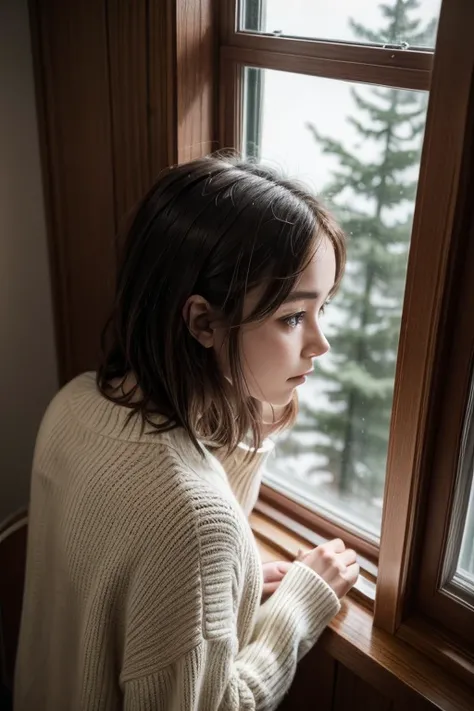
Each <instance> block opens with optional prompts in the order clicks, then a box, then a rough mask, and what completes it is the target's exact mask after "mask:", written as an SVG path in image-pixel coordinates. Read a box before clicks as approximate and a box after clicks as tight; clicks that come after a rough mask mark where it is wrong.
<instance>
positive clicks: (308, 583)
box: [255, 562, 341, 659]
mask: <svg viewBox="0 0 474 711" xmlns="http://www.w3.org/2000/svg"><path fill="white" fill-rule="evenodd" d="M340 609H341V603H340V602H339V599H338V597H337V595H336V594H335V593H334V591H333V590H332V588H330V587H329V585H328V584H327V583H326V582H325V581H324V580H323V579H322V578H321V577H320V576H319V575H318V574H317V573H315V572H314V571H313V570H312V569H311V568H310V567H309V566H307V565H305V564H304V563H300V562H295V563H293V565H292V566H291V568H290V570H289V571H288V573H287V574H286V575H285V577H284V578H283V580H282V582H281V583H280V586H279V587H278V589H277V591H276V592H275V593H274V594H273V595H272V596H271V597H270V598H269V600H267V602H265V603H264V604H263V605H262V606H261V607H260V611H259V617H258V621H257V626H256V629H255V634H256V635H257V636H258V637H259V638H261V637H266V636H267V634H269V635H270V636H273V635H274V634H275V627H276V626H277V627H278V636H279V637H280V639H281V642H282V643H283V644H284V639H285V638H287V639H288V638H291V637H297V638H298V642H297V643H298V659H301V657H302V656H303V655H304V654H306V652H307V651H308V650H309V649H310V648H311V647H312V646H313V644H314V643H315V642H316V640H317V639H318V637H319V636H320V634H321V632H322V631H323V630H324V628H325V627H326V626H327V625H328V624H329V622H330V621H331V620H332V618H333V617H334V616H335V615H336V614H337V613H338V612H339V610H340Z"/></svg>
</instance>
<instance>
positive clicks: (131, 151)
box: [106, 0, 151, 228]
mask: <svg viewBox="0 0 474 711" xmlns="http://www.w3.org/2000/svg"><path fill="white" fill-rule="evenodd" d="M147 5H148V2H147V0H135V2H133V3H131V2H127V1H124V0H108V2H107V3H106V12H107V14H106V20H107V39H108V63H109V84H110V88H109V92H110V110H111V125H112V141H113V151H112V156H113V159H112V160H113V176H114V197H115V201H114V202H115V220H116V226H117V227H118V228H119V227H120V223H121V220H122V218H123V217H124V216H125V215H126V214H127V213H128V212H129V211H130V209H131V208H132V207H134V205H135V204H136V203H137V201H138V200H139V199H140V198H141V197H142V196H143V195H144V194H145V191H146V190H147V189H148V187H149V185H150V179H151V166H150V163H151V151H150V136H149V130H148V52H147V49H148V41H147V39H148V24H147V23H148V13H147Z"/></svg>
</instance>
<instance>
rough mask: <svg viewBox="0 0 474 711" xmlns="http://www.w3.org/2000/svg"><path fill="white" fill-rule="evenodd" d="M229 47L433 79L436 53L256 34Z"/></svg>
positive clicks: (238, 37) (241, 36) (241, 35)
mask: <svg viewBox="0 0 474 711" xmlns="http://www.w3.org/2000/svg"><path fill="white" fill-rule="evenodd" d="M226 44H228V45H229V46H232V47H240V48H241V49H248V50H258V51H261V50H264V51H268V52H277V53H278V54H286V55H297V56H299V57H313V58H316V59H326V60H330V61H336V62H338V61H342V62H350V63H355V64H364V65H365V64H368V65H373V66H378V67H391V68H392V69H394V68H398V69H406V70H410V71H416V72H423V73H426V74H427V75H428V78H427V82H428V83H429V75H430V73H431V69H432V67H433V53H432V52H420V51H419V52H416V51H411V50H401V49H383V48H382V47H372V46H370V45H364V44H349V43H346V42H332V41H324V42H323V41H318V40H310V39H293V38H289V37H276V36H272V35H268V34H258V33H255V32H235V33H234V34H233V35H232V36H231V38H230V39H229V40H228V41H227V43H226Z"/></svg>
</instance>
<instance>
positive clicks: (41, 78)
mask: <svg viewBox="0 0 474 711" xmlns="http://www.w3.org/2000/svg"><path fill="white" fill-rule="evenodd" d="M30 9H31V17H32V22H31V28H32V39H33V48H34V59H35V65H36V68H37V71H36V84H37V90H38V91H37V93H38V103H39V107H40V111H39V113H40V128H41V131H40V134H41V143H42V154H43V167H44V176H45V193H46V202H47V213H48V219H49V230H48V232H49V240H50V252H51V263H52V277H53V289H54V304H55V316H56V319H55V320H56V326H57V344H58V359H59V365H60V379H61V382H62V383H64V382H65V381H67V380H69V379H71V378H72V377H73V376H75V375H76V374H77V373H79V372H81V371H84V370H89V369H95V367H96V365H97V360H98V351H99V336H100V332H101V329H102V326H103V324H104V322H105V320H106V317H107V315H108V312H109V309H110V305H111V301H112V298H113V289H114V277H115V271H116V235H117V233H122V232H123V230H124V229H125V227H126V225H127V222H128V220H127V217H128V216H129V214H130V212H131V210H132V209H133V207H134V206H135V205H136V203H137V202H138V201H139V199H140V198H141V197H142V196H143V195H144V193H145V192H146V190H147V189H148V187H149V186H150V184H151V182H152V181H153V180H154V179H155V178H156V177H157V175H158V174H159V172H160V171H161V170H163V169H164V168H165V167H166V166H168V165H170V164H173V163H176V162H182V161H184V160H188V159H190V158H194V157H197V156H201V155H205V154H206V153H208V152H209V151H211V150H214V149H215V148H217V145H218V144H217V141H216V138H217V137H216V135H215V133H216V130H217V104H216V99H215V92H216V87H217V81H218V71H217V64H218V62H217V40H216V33H215V27H216V18H215V12H216V10H217V8H216V6H215V4H213V3H212V2H211V0H200V2H196V3H189V2H187V1H186V0H164V1H163V2H161V1H160V0H137V1H136V2H133V3H132V2H130V1H129V0H100V1H96V2H93V1H92V0H84V2H70V3H66V2H60V0H31V2H30Z"/></svg>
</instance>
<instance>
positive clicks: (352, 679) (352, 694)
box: [332, 664, 392, 711]
mask: <svg viewBox="0 0 474 711" xmlns="http://www.w3.org/2000/svg"><path fill="white" fill-rule="evenodd" d="M357 709H360V711H391V709H392V703H391V701H390V699H388V698H386V697H385V696H382V694H381V693H380V692H378V691H376V690H375V689H374V688H373V687H372V686H370V684H367V683H366V682H365V681H363V680H362V679H360V678H359V677H357V676H356V675H355V674H353V673H352V672H351V671H349V669H347V668H346V667H345V666H343V665H342V664H338V665H337V671H336V683H335V687H334V698H333V706H332V711H356V710H357Z"/></svg>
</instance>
